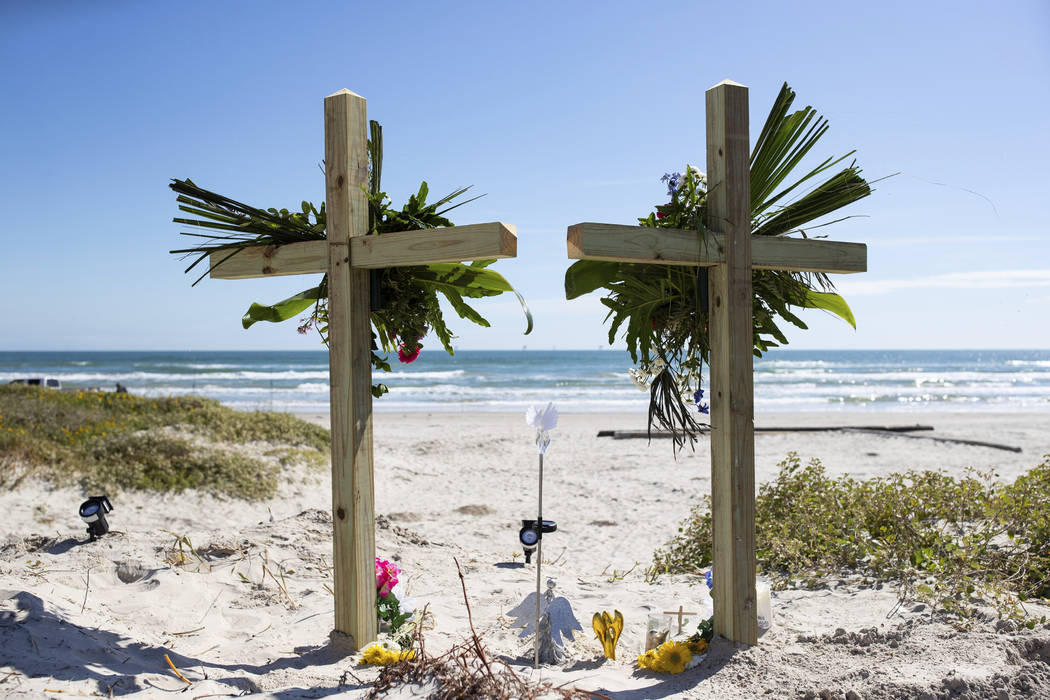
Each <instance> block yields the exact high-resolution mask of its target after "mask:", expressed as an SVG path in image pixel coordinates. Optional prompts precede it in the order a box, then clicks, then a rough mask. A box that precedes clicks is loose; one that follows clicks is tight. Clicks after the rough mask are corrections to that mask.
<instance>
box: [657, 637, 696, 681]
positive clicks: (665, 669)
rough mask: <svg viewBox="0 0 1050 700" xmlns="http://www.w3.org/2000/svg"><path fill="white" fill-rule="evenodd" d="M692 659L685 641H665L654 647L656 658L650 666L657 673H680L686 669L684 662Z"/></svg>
mask: <svg viewBox="0 0 1050 700" xmlns="http://www.w3.org/2000/svg"><path fill="white" fill-rule="evenodd" d="M692 660H693V655H692V654H691V653H690V651H689V645H688V644H687V643H685V642H680V641H666V642H664V643H663V644H660V645H659V646H658V648H657V649H656V659H655V662H654V663H653V664H652V665H651V666H650V667H651V669H652V670H653V671H658V672H659V673H665V674H680V673H681V672H682V671H685V670H686V664H687V663H689V662H690V661H692Z"/></svg>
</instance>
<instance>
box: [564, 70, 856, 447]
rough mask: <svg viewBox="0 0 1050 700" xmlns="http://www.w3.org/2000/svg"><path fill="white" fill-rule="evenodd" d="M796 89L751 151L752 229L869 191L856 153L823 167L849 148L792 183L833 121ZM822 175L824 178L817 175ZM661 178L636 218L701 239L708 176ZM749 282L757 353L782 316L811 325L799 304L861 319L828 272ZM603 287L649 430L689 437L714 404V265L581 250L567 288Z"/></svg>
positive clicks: (772, 231) (776, 341) (810, 214)
mask: <svg viewBox="0 0 1050 700" xmlns="http://www.w3.org/2000/svg"><path fill="white" fill-rule="evenodd" d="M794 99H795V93H794V91H793V90H791V89H790V88H789V87H788V85H787V84H786V83H785V84H784V85H783V87H782V88H781V90H780V94H779V95H778V96H777V99H776V101H775V102H774V104H773V108H772V109H771V110H770V113H769V116H768V118H767V119H766V122H765V125H764V126H763V128H762V133H761V135H760V136H759V138H758V140H757V141H756V143H755V146H754V150H753V151H752V154H751V233H752V235H762V236H787V235H789V234H793V233H798V234H799V235H801V236H802V237H806V236H807V231H808V230H811V229H813V228H817V227H819V226H824V225H827V224H826V223H820V224H814V223H812V222H814V221H816V220H817V219H819V218H820V217H823V216H825V215H827V214H830V213H832V212H835V211H837V210H839V209H841V208H842V207H844V206H846V205H848V204H851V203H853V202H856V201H857V200H859V199H862V198H864V197H866V196H868V195H869V194H870V193H871V188H870V187H869V185H868V183H867V182H866V181H865V180H864V179H863V178H862V177H861V176H860V169H859V168H858V167H857V166H856V164H855V162H853V163H850V164H849V165H848V166H846V167H843V168H841V169H840V170H838V171H837V172H834V173H833V174H831V175H826V173H827V171H828V170H829V169H831V168H833V167H835V166H837V165H838V164H840V163H842V161H844V160H845V159H846V158H848V157H849V156H850V155H852V153H853V152H852V151H851V152H850V153H847V154H846V155H845V156H842V157H840V158H827V159H825V160H824V161H823V162H821V163H820V164H819V165H817V166H816V167H813V168H812V169H809V170H807V171H806V172H805V174H804V175H802V176H801V177H798V178H797V179H795V180H794V181H792V182H790V184H785V183H786V182H787V178H788V177H789V175H791V173H792V171H793V170H794V168H795V167H796V166H797V165H798V164H799V162H800V161H801V160H802V159H803V158H804V157H805V156H806V155H807V154H808V153H809V151H810V150H811V149H812V148H813V146H814V145H816V143H817V141H818V140H819V139H820V137H821V136H822V135H823V134H824V132H825V131H826V130H827V128H828V123H827V120H826V119H824V118H823V117H820V116H819V115H818V114H817V112H816V110H814V109H813V108H812V107H805V108H803V109H801V110H797V111H795V112H789V110H790V107H791V104H792V102H793V101H794ZM818 176H819V177H824V178H825V179H823V180H822V181H821V180H815V178H818ZM661 181H662V182H664V183H665V184H666V186H667V199H668V201H667V202H666V203H664V204H659V205H657V206H656V207H655V209H654V211H652V212H650V213H649V214H648V215H647V216H645V217H643V218H640V219H639V220H638V221H639V223H640V224H641V225H643V226H649V227H653V228H673V229H687V230H693V231H696V232H697V246H701V245H703V244H704V239H705V236H706V235H707V233H708V230H707V227H706V220H707V194H708V191H709V184H708V182H707V178H706V176H705V175H704V173H703V172H701V171H700V170H698V169H697V168H695V167H693V166H688V165H687V166H686V168H685V170H684V171H683V172H674V173H667V174H665V175H664V176H663V177H662V178H661ZM717 185H718V183H714V184H713V185H712V186H717ZM804 186H805V188H808V190H805V191H804V189H805V188H804ZM803 192H804V193H803ZM800 193H801V194H800ZM792 197H793V199H792ZM844 218H848V217H844ZM841 220H842V219H841V218H840V219H836V220H835V221H841ZM835 221H831V222H827V223H835ZM752 287H753V294H754V297H753V318H754V332H753V335H754V352H755V355H757V356H761V355H762V353H763V352H765V351H766V350H768V349H769V348H773V347H777V346H778V345H783V344H786V343H787V342H788V341H787V338H786V337H785V335H784V333H783V332H782V331H781V329H780V327H779V326H778V322H779V321H780V320H781V319H782V320H784V321H787V322H788V323H791V324H792V325H795V326H797V327H799V328H803V329H804V328H806V324H805V323H803V322H802V320H801V319H800V318H798V317H797V316H795V315H794V314H793V313H791V311H790V307H792V306H795V307H806V308H820V309H825V310H827V311H830V312H832V313H834V314H836V315H838V316H840V317H841V318H843V319H844V320H845V321H847V322H848V323H849V324H850V325H853V326H854V327H855V325H856V324H855V321H854V319H853V314H852V312H851V311H850V309H849V306H847V304H846V302H845V301H844V300H843V299H842V297H840V296H839V295H837V294H835V293H834V292H833V291H832V290H833V287H832V284H831V282H830V280H829V279H828V277H827V276H826V275H823V274H816V273H799V272H787V271H775V270H754V271H753V273H752ZM597 289H602V290H603V294H604V296H603V297H602V300H601V301H602V304H604V305H605V306H606V307H607V308H608V309H609V313H608V315H607V317H606V319H607V320H609V321H610V323H609V343H610V344H613V343H615V342H616V340H617V336H618V335H619V334H620V332H621V331H622V332H623V338H624V339H625V340H626V342H627V349H628V351H629V352H630V354H631V360H632V362H633V363H634V364H635V367H634V368H632V370H631V377H632V378H633V379H634V381H635V382H636V383H637V384H638V386H639V387H640V388H641V389H642V390H645V391H649V430H650V435H651V434H652V429H653V425H654V424H655V425H658V426H659V427H661V428H663V429H665V430H668V431H670V432H671V434H672V437H673V438H674V440H673V444H674V448H675V449H679V448H680V447H681V446H682V445H683V444H684V443H685V441H686V440H687V439H688V440H689V441H690V443H691V442H692V441H694V440H695V438H696V435H697V434H698V432H699V431H700V430H701V429H702V428H703V427H704V426H702V425H701V424H700V423H699V422H698V421H697V416H698V415H700V414H704V413H707V412H708V405H707V403H706V402H704V400H703V398H704V391H703V388H702V387H701V385H700V383H701V376H702V373H703V367H704V364H705V363H706V362H708V360H709V358H710V351H711V348H710V337H709V332H708V318H709V311H708V279H707V269H706V268H702V267H701V268H693V267H685V266H674V265H653V264H639V263H617V262H606V261H598V260H579V261H577V262H575V263H573V264H572V265H571V266H570V267H569V269H568V270H567V271H566V273H565V295H566V298H568V299H574V298H576V297H578V296H581V295H583V294H587V293H589V292H592V291H595V290H597Z"/></svg>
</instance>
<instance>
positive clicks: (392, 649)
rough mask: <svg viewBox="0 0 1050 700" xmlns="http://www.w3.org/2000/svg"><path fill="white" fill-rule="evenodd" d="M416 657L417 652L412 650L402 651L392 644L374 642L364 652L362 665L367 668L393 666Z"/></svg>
mask: <svg viewBox="0 0 1050 700" xmlns="http://www.w3.org/2000/svg"><path fill="white" fill-rule="evenodd" d="M415 657H416V652H415V651H414V650H412V649H408V650H406V651H401V649H400V648H399V647H397V646H396V645H394V644H391V643H390V642H373V643H371V644H369V645H368V646H367V647H365V650H364V652H362V654H361V663H363V664H365V665H366V666H393V665H394V664H396V663H399V662H401V661H409V660H411V659H414V658H415Z"/></svg>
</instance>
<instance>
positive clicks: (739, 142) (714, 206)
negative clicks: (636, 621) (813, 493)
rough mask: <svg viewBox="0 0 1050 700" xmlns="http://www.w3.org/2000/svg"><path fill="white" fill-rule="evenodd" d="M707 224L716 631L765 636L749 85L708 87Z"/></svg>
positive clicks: (754, 638) (746, 638)
mask: <svg viewBox="0 0 1050 700" xmlns="http://www.w3.org/2000/svg"><path fill="white" fill-rule="evenodd" d="M706 102H707V105H706V107H707V177H708V182H710V183H711V189H710V190H709V191H708V195H707V197H708V199H707V219H708V220H707V226H708V228H709V229H710V230H711V231H713V232H717V233H721V234H723V235H724V237H725V238H724V241H725V243H724V246H725V262H721V263H719V264H717V265H714V266H712V267H711V270H710V277H709V287H708V289H709V295H708V296H709V298H710V315H709V324H710V326H709V330H710V340H711V356H710V370H711V518H712V535H713V538H712V539H713V543H712V569H713V575H712V576H713V583H714V587H713V590H712V597H713V603H714V610H715V623H714V624H715V633H716V634H720V635H722V636H723V637H726V638H727V639H732V640H734V641H738V642H744V643H745V644H756V643H757V642H758V619H757V609H756V605H755V438H754V435H755V419H754V386H753V382H754V376H753V364H752V356H751V353H752V349H753V347H754V340H753V338H752V308H751V304H752V301H751V186H750V177H751V174H750V165H749V162H750V147H749V138H748V99H747V88H746V87H744V86H743V85H739V84H737V83H733V82H731V81H728V80H726V81H723V82H721V83H719V84H718V85H716V86H714V87H713V88H711V89H710V90H708V91H707V93H706Z"/></svg>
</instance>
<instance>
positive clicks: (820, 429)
mask: <svg viewBox="0 0 1050 700" xmlns="http://www.w3.org/2000/svg"><path fill="white" fill-rule="evenodd" d="M701 425H702V427H704V428H709V426H708V425H707V424H706V423H704V424H701ZM845 430H876V431H881V432H887V433H912V432H917V431H921V430H933V426H932V425H920V424H918V423H916V424H915V425H805V426H787V427H775V426H768V427H765V426H755V432H756V433H830V432H837V431H845ZM598 437H611V438H612V439H613V440H635V439H640V438H645V439H647V440H648V439H650V438H669V437H672V434H671V433H670V431H665V430H654V431H652V432H651V433H650V432H648V431H646V430H599V431H598Z"/></svg>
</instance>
